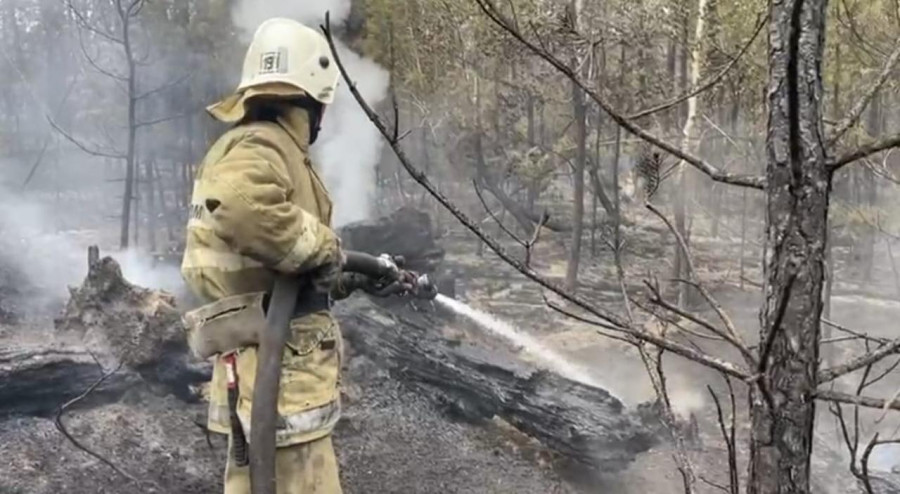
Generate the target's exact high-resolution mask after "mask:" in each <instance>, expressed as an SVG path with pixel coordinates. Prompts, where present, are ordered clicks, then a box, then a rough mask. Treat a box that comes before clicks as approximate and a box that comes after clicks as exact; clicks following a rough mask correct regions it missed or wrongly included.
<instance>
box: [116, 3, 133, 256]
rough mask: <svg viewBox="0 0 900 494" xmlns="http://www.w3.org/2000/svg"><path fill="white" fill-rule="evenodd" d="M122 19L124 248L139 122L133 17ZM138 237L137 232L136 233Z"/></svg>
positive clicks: (123, 13)
mask: <svg viewBox="0 0 900 494" xmlns="http://www.w3.org/2000/svg"><path fill="white" fill-rule="evenodd" d="M121 21H122V40H123V42H122V46H123V47H124V49H125V58H126V61H127V64H128V113H127V119H128V144H127V148H126V151H125V194H124V196H123V197H122V229H121V233H120V235H119V244H120V247H121V248H122V249H127V248H128V232H129V228H130V224H129V221H130V218H131V201H132V195H133V194H134V174H135V144H136V142H137V122H136V120H135V117H136V116H135V112H136V107H137V100H136V97H137V87H136V86H137V80H136V78H137V72H136V65H135V61H134V54H133V53H132V47H131V30H130V29H129V25H130V23H131V19H130V18H129V16H128V13H125V12H121ZM135 238H137V234H135Z"/></svg>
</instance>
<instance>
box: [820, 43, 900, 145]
mask: <svg viewBox="0 0 900 494" xmlns="http://www.w3.org/2000/svg"><path fill="white" fill-rule="evenodd" d="M898 62H900V40H897V46H896V47H895V48H894V51H893V52H892V53H891V56H890V57H888V59H887V61H886V62H885V63H884V67H882V69H881V74H879V75H878V78H877V79H875V80H874V81H872V84H871V85H870V86H869V88H868V89H866V92H865V93H863V95H862V97H861V98H860V99H859V101H857V102H856V105H854V106H853V109H851V110H850V113H848V114H847V116H846V117H844V119H843V120H841V121H840V122H839V123H838V124H837V126H836V127H835V129H834V130H833V131H832V133H831V135H830V136H829V137H828V146H833V145H835V144H836V143H837V141H838V140H839V139H840V138H841V137H843V135H844V134H845V133H847V131H848V130H849V129H850V127H853V126H854V125H855V124H856V122H858V121H859V117H860V116H861V115H862V113H863V111H865V109H866V107H867V106H869V102H871V101H872V98H873V97H875V94H877V93H878V91H879V90H880V89H881V88H882V87H884V84H885V83H886V82H887V80H888V79H889V78H890V76H891V74H892V73H893V72H894V69H896V68H897V63H898Z"/></svg>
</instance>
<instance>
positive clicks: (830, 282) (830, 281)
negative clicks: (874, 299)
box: [823, 43, 843, 353]
mask: <svg viewBox="0 0 900 494" xmlns="http://www.w3.org/2000/svg"><path fill="white" fill-rule="evenodd" d="M834 50H835V52H834V63H835V72H834V74H835V75H834V97H833V98H834V99H833V100H832V104H833V107H834V112H833V115H834V119H835V121H840V120H841V118H843V116H842V113H843V110H842V109H841V76H842V75H843V72H842V70H843V67H842V65H843V64H842V61H843V60H842V58H841V44H840V43H837V44H835V47H834ZM830 233H831V229H830V228H829V234H830ZM825 249H826V250H825V259H826V264H827V267H826V270H825V308H824V315H825V318H826V319H831V294H832V292H833V290H834V246H833V243H832V242H828V245H827V246H826V247H825ZM823 331H824V334H823V338H826V339H830V338H831V335H832V331H833V330H832V328H831V326H826V327H825V328H823ZM826 352H827V351H826ZM827 353H830V352H827Z"/></svg>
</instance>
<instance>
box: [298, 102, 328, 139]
mask: <svg viewBox="0 0 900 494" xmlns="http://www.w3.org/2000/svg"><path fill="white" fill-rule="evenodd" d="M295 104H296V103H295ZM297 106H299V107H301V108H303V109H304V110H306V113H307V115H309V144H310V145H312V144H314V143H315V142H316V139H318V138H319V131H320V130H322V117H323V116H324V115H325V105H323V104H321V103H318V102H313V103H309V102H308V100H307V101H303V102H302V103H300V104H298V105H297Z"/></svg>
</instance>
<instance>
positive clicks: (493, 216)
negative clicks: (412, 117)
mask: <svg viewBox="0 0 900 494" xmlns="http://www.w3.org/2000/svg"><path fill="white" fill-rule="evenodd" d="M394 130H395V131H396V128H395V129H394ZM472 187H474V188H475V195H477V196H478V200H479V201H481V205H482V206H483V207H484V210H485V211H487V214H488V215H489V216H490V217H491V219H493V220H494V222H495V223H497V225H498V226H499V227H500V229H501V230H503V231H504V232H505V233H506V234H507V235H509V237H510V238H512V239H513V240H515V241H516V243H517V244H519V245H521V246H522V247H527V246H528V244H527V243H525V241H524V240H522V239H521V238H519V236H518V235H516V234H515V233H513V232H512V231H511V230H510V229H509V228H507V227H506V225H505V224H503V221H501V220H500V218H498V217H497V215H496V214H494V212H493V211H491V208H490V207H488V205H487V202H485V200H484V196H483V195H482V194H481V187H479V186H478V182H477V181H476V180H475V179H473V180H472Z"/></svg>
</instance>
